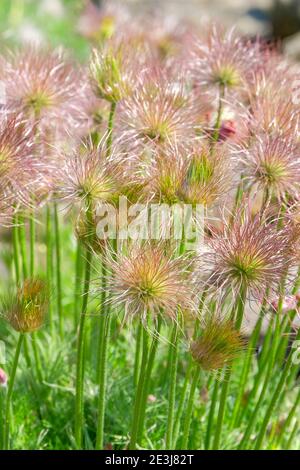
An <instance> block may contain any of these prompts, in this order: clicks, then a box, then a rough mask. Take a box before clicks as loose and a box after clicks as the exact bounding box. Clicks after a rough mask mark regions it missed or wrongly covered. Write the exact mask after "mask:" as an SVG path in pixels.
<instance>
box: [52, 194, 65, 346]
mask: <svg viewBox="0 0 300 470" xmlns="http://www.w3.org/2000/svg"><path fill="white" fill-rule="evenodd" d="M54 233H55V254H56V289H57V313H58V325H59V327H58V329H59V334H60V336H61V337H62V336H63V317H62V287H61V247H60V231H59V217H58V207H57V203H54Z"/></svg>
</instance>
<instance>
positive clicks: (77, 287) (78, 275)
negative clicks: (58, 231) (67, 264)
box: [74, 240, 83, 331]
mask: <svg viewBox="0 0 300 470" xmlns="http://www.w3.org/2000/svg"><path fill="white" fill-rule="evenodd" d="M82 258H83V256H82V245H81V243H80V241H79V240H78V241H77V249H76V262H75V283H74V330H75V331H76V330H77V326H78V319H79V315H80V313H79V312H80V298H81V293H82V292H81V283H82V274H83V273H82V271H83V266H82V264H83V263H82Z"/></svg>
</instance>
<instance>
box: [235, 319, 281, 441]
mask: <svg viewBox="0 0 300 470" xmlns="http://www.w3.org/2000/svg"><path fill="white" fill-rule="evenodd" d="M279 327H280V323H279V317H276V326H275V335H274V336H275V337H274V344H272V347H271V355H270V359H269V361H268V363H267V373H266V375H265V379H264V382H263V386H262V390H261V392H260V395H259V398H258V399H257V403H256V406H255V409H254V411H253V412H252V413H251V417H250V419H249V421H248V425H247V428H246V431H245V433H244V436H243V438H242V440H241V442H240V444H239V449H244V448H245V447H246V446H247V444H248V441H249V438H250V436H251V432H252V429H253V427H254V425H255V423H256V420H257V417H258V415H259V409H260V407H261V404H262V403H263V400H264V398H265V395H266V392H267V390H268V386H269V383H270V378H271V375H272V372H273V367H274V362H275V353H276V346H277V339H278V332H279ZM259 382H261V381H259Z"/></svg>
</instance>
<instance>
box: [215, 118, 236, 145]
mask: <svg viewBox="0 0 300 470" xmlns="http://www.w3.org/2000/svg"><path fill="white" fill-rule="evenodd" d="M235 134H236V124H235V122H234V121H224V122H223V123H222V125H221V128H220V133H219V140H220V141H224V140H227V139H230V138H231V137H232V136H234V135H235Z"/></svg>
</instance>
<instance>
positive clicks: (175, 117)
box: [118, 67, 196, 151]
mask: <svg viewBox="0 0 300 470" xmlns="http://www.w3.org/2000/svg"><path fill="white" fill-rule="evenodd" d="M195 126H196V113H195V108H194V106H193V104H192V103H191V95H190V94H189V91H188V89H187V87H186V82H185V80H184V79H182V78H178V79H177V80H176V81H175V80H174V79H172V77H170V76H169V74H168V72H167V71H164V70H158V68H157V67H154V68H150V69H149V70H147V71H146V72H145V73H144V74H143V75H142V77H141V78H140V79H139V80H138V83H137V88H136V91H135V93H134V94H133V95H132V96H131V97H130V98H128V99H126V100H125V101H124V103H123V104H122V107H121V108H120V118H119V120H118V127H119V129H120V131H123V132H124V140H125V141H127V142H128V145H129V146H130V147H133V148H136V149H140V150H141V151H143V150H151V149H153V147H157V146H159V147H163V146H165V145H168V144H170V143H174V142H176V143H177V144H178V145H180V144H182V143H184V142H186V141H187V140H188V139H190V138H191V137H192V136H193V135H194V132H195Z"/></svg>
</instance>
